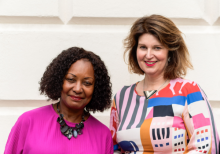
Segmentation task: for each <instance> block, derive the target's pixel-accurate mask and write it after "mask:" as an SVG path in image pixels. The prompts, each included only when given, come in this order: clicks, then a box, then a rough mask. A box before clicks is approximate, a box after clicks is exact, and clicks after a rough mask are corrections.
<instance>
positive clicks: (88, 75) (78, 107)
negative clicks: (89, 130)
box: [53, 59, 95, 123]
mask: <svg viewBox="0 0 220 154" xmlns="http://www.w3.org/2000/svg"><path fill="white" fill-rule="evenodd" d="M94 86H95V76H94V70H93V66H92V64H91V62H90V61H88V60H87V59H80V60H78V61H76V62H75V63H73V64H72V65H71V67H70V68H69V70H68V71H67V74H66V76H65V78H64V82H63V90H62V91H61V98H60V104H59V106H58V108H59V110H60V113H62V114H63V115H64V119H65V120H67V121H69V122H72V123H79V122H81V120H82V115H83V112H84V107H85V106H86V105H87V104H88V103H89V102H90V100H91V99H92V94H93V91H94ZM53 108H54V110H55V111H56V112H57V113H58V111H57V104H54V105H53ZM88 117H89V114H86V115H85V120H86V119H88Z"/></svg>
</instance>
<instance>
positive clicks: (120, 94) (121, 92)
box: [114, 83, 136, 99]
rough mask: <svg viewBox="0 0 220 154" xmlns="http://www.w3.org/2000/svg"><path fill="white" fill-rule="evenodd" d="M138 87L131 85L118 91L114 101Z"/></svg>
mask: <svg viewBox="0 0 220 154" xmlns="http://www.w3.org/2000/svg"><path fill="white" fill-rule="evenodd" d="M135 86H136V83H134V84H132V85H129V86H123V87H122V88H121V89H120V90H118V92H117V93H116V94H115V96H114V99H116V97H118V96H119V97H120V96H123V94H124V93H125V92H126V90H129V89H130V90H131V89H134V88H135Z"/></svg>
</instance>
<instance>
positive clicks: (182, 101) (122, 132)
mask: <svg viewBox="0 0 220 154" xmlns="http://www.w3.org/2000/svg"><path fill="white" fill-rule="evenodd" d="M135 87H136V84H133V85H131V86H124V87H123V88H122V89H121V90H120V91H119V92H118V93H117V94H116V95H115V97H114V100H113V105H112V108H111V119H110V130H111V133H112V137H113V142H114V150H115V151H117V150H119V151H121V153H126V154H182V153H184V154H186V153H187V154H218V152H219V136H218V133H217V130H216V126H215V122H214V117H213V113H212V110H211V106H210V104H209V102H208V100H207V97H206V95H205V93H204V92H203V91H202V89H201V88H200V87H199V86H198V84H196V83H195V82H194V81H189V80H185V79H181V78H177V79H174V80H171V81H170V83H169V84H168V85H167V86H166V87H165V88H163V89H161V90H160V91H158V92H157V93H155V94H154V95H153V96H152V97H151V98H150V99H148V100H146V99H145V97H144V96H139V95H137V93H136V91H135Z"/></svg>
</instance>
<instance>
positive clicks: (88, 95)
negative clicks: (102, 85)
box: [85, 87, 94, 99]
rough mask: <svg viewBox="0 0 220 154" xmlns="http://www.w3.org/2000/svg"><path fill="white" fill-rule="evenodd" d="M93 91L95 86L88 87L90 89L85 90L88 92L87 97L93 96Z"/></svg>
mask: <svg viewBox="0 0 220 154" xmlns="http://www.w3.org/2000/svg"><path fill="white" fill-rule="evenodd" d="M93 92H94V87H93V88H88V89H86V90H85V94H86V97H87V99H90V98H92V94H93Z"/></svg>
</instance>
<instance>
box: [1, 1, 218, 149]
mask: <svg viewBox="0 0 220 154" xmlns="http://www.w3.org/2000/svg"><path fill="white" fill-rule="evenodd" d="M219 10H220V0H166V1H165V0H138V1H137V0H120V1H119V0H111V1H110V0H83V1H82V0H32V1H30V0H0V123H1V124H0V153H3V151H4V147H5V143H6V140H7V136H8V134H9V132H10V129H11V127H12V126H13V124H14V123H15V121H16V119H17V117H18V116H19V115H20V114H22V113H23V112H25V111H27V110H30V109H32V108H36V107H39V106H43V105H47V104H50V103H51V102H46V101H45V99H46V98H45V97H44V96H40V95H39V92H38V88H39V84H38V82H39V81H40V78H41V76H42V74H43V72H44V70H45V68H46V66H47V65H48V64H49V63H50V61H51V60H52V59H53V58H54V57H55V56H56V55H57V54H58V53H60V52H61V51H62V50H63V49H67V48H69V47H72V46H80V47H83V48H85V49H87V50H91V51H93V52H95V53H97V54H98V55H100V56H101V58H102V59H103V60H104V61H105V63H106V65H107V67H108V69H109V72H110V75H111V81H112V83H113V93H116V92H117V90H118V89H119V88H121V87H122V86H123V85H128V84H131V83H134V82H136V81H138V80H140V79H142V78H143V77H139V76H136V75H131V74H129V73H128V70H127V65H126V64H125V63H124V61H123V58H122V54H123V45H122V40H123V39H124V38H125V37H126V35H127V34H128V31H129V28H130V26H131V24H132V23H133V22H134V21H135V20H136V19H137V18H138V17H142V16H144V15H151V14H161V15H164V16H166V17H169V18H171V19H172V20H173V21H174V22H175V23H176V24H177V26H178V27H179V28H180V30H181V31H182V32H183V33H184V38H185V40H186V43H187V46H188V48H189V51H190V54H191V59H192V62H193V65H194V70H193V71H189V74H188V75H187V77H186V78H188V79H191V80H195V81H196V82H197V83H199V84H200V85H201V86H202V88H203V89H204V90H205V92H206V94H207V95H208V97H209V100H210V101H211V104H212V106H213V111H214V114H215V119H216V122H217V128H218V130H219V132H220V121H219V120H218V118H220V112H219V111H220V61H219V59H220V50H219V49H220V18H219V16H220V12H219ZM95 116H96V117H97V118H98V119H100V120H101V121H102V122H103V123H105V124H106V125H108V123H109V111H106V112H105V113H97V114H96V115H95Z"/></svg>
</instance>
